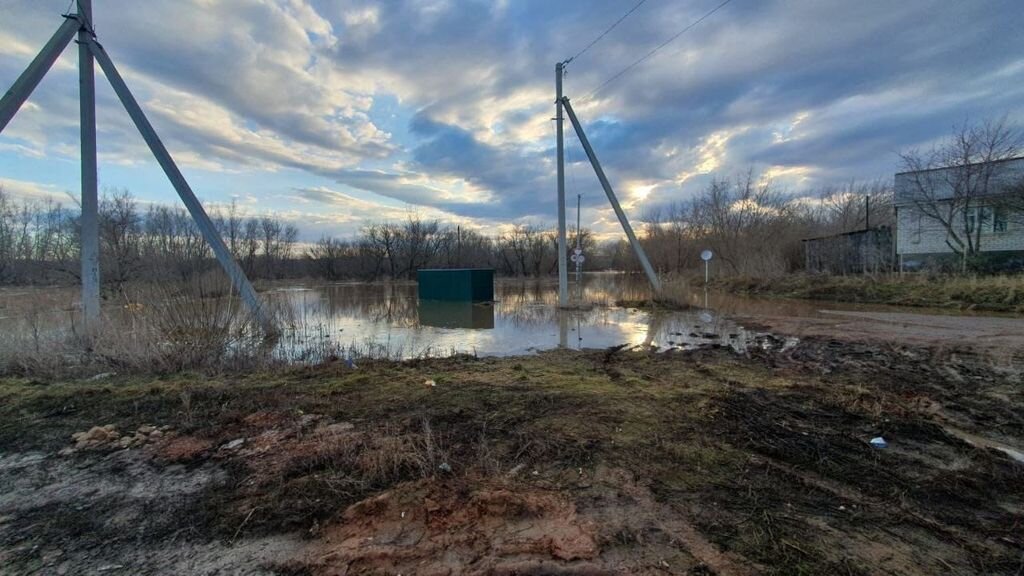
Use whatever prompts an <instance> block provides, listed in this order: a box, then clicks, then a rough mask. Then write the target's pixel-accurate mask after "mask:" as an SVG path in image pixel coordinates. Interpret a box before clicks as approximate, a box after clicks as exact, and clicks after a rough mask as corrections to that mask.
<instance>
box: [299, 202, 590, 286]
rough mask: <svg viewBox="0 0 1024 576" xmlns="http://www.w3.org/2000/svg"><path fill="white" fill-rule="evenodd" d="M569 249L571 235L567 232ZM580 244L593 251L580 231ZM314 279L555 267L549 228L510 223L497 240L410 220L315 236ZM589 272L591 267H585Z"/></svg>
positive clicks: (516, 272)
mask: <svg viewBox="0 0 1024 576" xmlns="http://www.w3.org/2000/svg"><path fill="white" fill-rule="evenodd" d="M568 236H569V241H570V244H572V246H575V242H576V231H575V229H573V230H570V231H569V234H568ZM580 243H581V246H582V247H583V248H584V250H585V251H587V252H588V253H593V252H595V250H594V248H595V243H594V240H593V235H592V234H591V233H590V232H589V231H587V230H584V231H583V233H582V235H581V238H580ZM305 255H306V258H307V260H308V261H309V262H310V264H311V265H312V267H311V272H312V273H313V275H314V276H319V277H323V278H327V279H330V280H337V279H342V278H358V279H364V280H380V279H412V278H415V276H416V270H418V269H420V268H494V269H495V270H496V271H497V273H498V274H500V275H503V276H534V277H539V276H546V275H549V274H554V273H555V272H556V271H557V266H558V236H557V234H556V232H555V231H554V230H550V229H544V228H542V227H540V226H536V225H531V224H516V225H514V226H512V228H511V229H510V230H509V231H508V232H506V233H504V234H498V235H497V236H493V237H492V236H486V235H484V234H481V233H479V232H477V231H475V230H468V229H464V228H462V227H461V226H449V225H445V224H442V223H441V222H439V221H437V220H422V219H420V218H419V217H417V216H410V217H409V218H408V219H406V221H404V222H389V223H380V224H371V225H368V226H366V227H364V228H362V229H361V230H360V232H359V234H358V235H357V237H356V238H354V239H351V240H342V239H338V238H332V237H323V238H321V239H320V240H319V241H318V242H317V243H316V244H315V245H314V246H312V247H311V248H309V249H308V250H307V251H306V254H305ZM590 269H593V266H590Z"/></svg>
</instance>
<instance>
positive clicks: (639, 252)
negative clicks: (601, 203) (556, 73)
mask: <svg viewBox="0 0 1024 576" xmlns="http://www.w3.org/2000/svg"><path fill="white" fill-rule="evenodd" d="M562 105H563V107H564V108H565V111H566V113H567V114H569V120H570V121H571V122H572V126H573V128H575V129H576V135H577V136H579V138H580V144H583V149H584V150H585V151H586V152H587V158H589V159H590V164H591V166H593V167H594V172H595V173H596V174H597V179H598V180H600V181H601V187H602V188H604V193H605V194H606V195H607V196H608V202H610V203H611V205H612V209H614V210H615V215H616V216H618V217H619V223H620V224H622V229H623V230H624V231H625V232H626V237H627V238H629V244H630V245H631V246H632V247H633V252H634V253H636V257H637V259H638V260H640V265H641V266H642V267H643V269H644V273H645V274H647V279H648V280H649V281H650V282H651V286H652V287H653V288H654V291H655V292H661V281H660V280H658V275H657V274H656V273H655V272H654V268H653V267H652V266H651V262H650V260H648V259H647V254H646V253H645V252H644V248H643V246H641V245H640V241H639V240H637V237H636V234H634V233H633V227H632V226H630V225H629V219H628V218H626V213H625V212H623V211H622V206H620V205H619V199H618V198H616V197H615V191H614V190H612V185H611V184H609V183H608V177H607V176H605V175H604V169H602V168H601V163H600V162H599V161H598V160H597V155H596V154H594V149H593V148H591V147H590V141H589V140H587V135H586V134H585V133H584V132H583V125H582V124H580V120H579V118H577V117H576V113H575V112H574V111H573V109H572V105H571V104H569V99H568V98H562Z"/></svg>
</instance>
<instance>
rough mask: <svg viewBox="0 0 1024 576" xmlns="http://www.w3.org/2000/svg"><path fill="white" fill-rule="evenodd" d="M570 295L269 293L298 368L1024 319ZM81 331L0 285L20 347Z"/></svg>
mask: <svg viewBox="0 0 1024 576" xmlns="http://www.w3.org/2000/svg"><path fill="white" fill-rule="evenodd" d="M581 288H582V289H581ZM570 290H571V293H572V302H573V304H574V305H577V304H579V305H578V306H576V308H575V309H569V310H560V309H559V308H558V306H557V302H558V293H557V283H556V282H555V281H554V280H553V279H543V280H524V279H501V280H498V281H497V283H496V286H495V301H494V302H493V303H457V302H431V301H420V300H419V299H418V298H417V288H416V284H415V283H414V282H397V283H365V282H350V283H336V284H303V283H301V282H291V283H277V284H274V285H271V286H267V287H265V289H264V290H262V295H263V297H264V298H265V299H266V300H267V301H268V302H269V303H271V304H272V305H273V307H274V308H275V309H276V310H278V311H280V317H281V319H282V328H283V330H282V337H281V338H280V339H279V340H278V341H277V342H276V344H274V350H273V354H274V356H276V357H277V358H280V359H282V360H286V361H297V362H315V361H320V360H324V359H326V358H330V357H335V356H337V357H349V356H373V357H386V358H392V359H403V358H405V359H407V358H419V357H427V356H449V355H452V354H453V353H466V354H471V355H477V356H514V355H521V354H532V353H536V352H539V351H543V350H550V349H554V348H569V349H585V348H607V347H614V346H622V347H642V348H649V349H654V350H659V351H664V350H669V349H693V348H697V347H701V346H706V345H709V344H719V345H724V346H728V347H730V348H732V349H733V350H735V351H737V352H747V351H749V350H751V349H752V348H756V349H761V350H763V349H782V348H786V347H789V346H792V345H793V344H794V343H795V342H796V341H797V340H798V339H799V338H802V337H808V336H816V337H829V338H840V339H856V340H867V341H875V342H890V343H896V344H918V345H962V344H969V345H971V346H974V347H976V348H979V349H985V350H988V351H993V352H998V353H1000V354H1011V355H1012V354H1013V353H1014V351H1016V350H1024V318H1021V317H1020V316H1013V315H1006V314H1003V315H999V314H991V313H974V312H970V311H954V310H944V309H925V308H901V307H894V306H884V305H864V304H853V303H837V302H825V301H811V300H786V299H778V298H751V297H743V296H737V295H734V294H730V293H727V292H723V291H711V292H705V291H704V290H703V289H702V287H687V286H686V285H684V284H681V283H675V284H671V285H670V286H669V287H668V288H667V290H666V293H667V294H668V296H669V297H670V298H671V299H673V300H674V301H675V302H678V303H680V304H681V306H678V308H681V309H678V310H677V309H666V308H665V307H658V308H653V309H652V308H647V307H644V306H640V307H635V306H637V305H639V304H643V303H644V301H645V300H647V299H649V298H650V296H651V293H650V288H649V286H648V285H647V283H646V280H645V279H644V278H643V277H642V276H639V275H626V274H613V273H612V274H608V273H604V274H602V273H597V274H588V275H584V279H583V282H582V287H578V286H576V285H575V283H572V284H571V285H570ZM233 305H237V302H233ZM133 307H137V308H139V309H142V310H143V312H144V313H145V312H149V311H150V310H152V309H153V308H154V306H153V303H152V302H151V301H139V302H134V301H133V302H132V303H130V304H124V303H121V302H117V301H115V300H114V299H111V300H108V301H107V302H106V303H105V311H106V313H107V316H108V318H110V319H112V321H114V322H117V323H118V326H121V325H124V327H125V330H126V331H128V332H130V331H131V330H134V329H135V328H134V327H135V326H136V325H137V324H140V321H139V320H138V319H137V318H134V317H133V315H134V314H136V312H134V310H135V308H133ZM214 308H217V307H214ZM215 312H218V313H219V311H216V310H215ZM194 322H198V323H199V324H200V325H202V322H203V321H202V319H198V318H197V319H195V320H194ZM79 327H80V320H79V319H78V313H77V291H76V290H75V289H74V288H73V287H61V288H8V289H4V290H0V329H2V330H3V331H4V332H5V333H6V334H8V335H17V336H18V337H19V338H20V339H21V340H22V341H23V343H22V345H25V344H24V341H25V340H28V345H32V342H34V341H39V342H45V341H46V340H56V339H60V338H64V337H66V336H69V335H72V334H74V333H75V330H76V329H77V328H79ZM118 330H120V328H118ZM40 346H43V347H45V346H44V345H40Z"/></svg>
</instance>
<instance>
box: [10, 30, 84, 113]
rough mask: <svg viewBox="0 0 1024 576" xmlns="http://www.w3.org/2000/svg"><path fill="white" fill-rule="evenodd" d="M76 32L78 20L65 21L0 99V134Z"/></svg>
mask: <svg viewBox="0 0 1024 576" xmlns="http://www.w3.org/2000/svg"><path fill="white" fill-rule="evenodd" d="M77 31H78V20H76V19H75V18H68V19H67V20H65V21H64V23H63V24H61V26H60V28H58V29H57V32H55V33H54V35H53V36H52V37H51V38H50V40H49V41H48V42H47V43H46V45H45V46H43V49H42V50H40V51H39V54H38V55H37V56H36V57H35V60H32V62H31V63H30V64H29V65H28V68H26V69H25V71H24V72H22V73H21V76H18V79H17V80H15V81H14V84H13V85H12V86H11V89H10V90H8V91H7V93H5V94H4V97H3V98H2V99H0V132H3V130H4V128H6V127H7V123H8V122H10V121H11V118H14V114H15V113H16V112H17V111H18V109H19V108H21V105H22V104H24V103H25V100H28V97H29V95H30V94H32V91H33V90H35V88H36V86H38V85H39V81H40V80H42V79H43V76H45V75H46V73H47V72H48V71H49V70H50V67H51V66H53V63H54V62H56V61H57V58H58V57H59V56H60V53H61V52H63V51H64V48H65V47H66V46H67V45H68V42H71V39H72V38H73V37H74V36H75V32H77Z"/></svg>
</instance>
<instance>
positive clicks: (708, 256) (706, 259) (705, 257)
mask: <svg viewBox="0 0 1024 576" xmlns="http://www.w3.org/2000/svg"><path fill="white" fill-rule="evenodd" d="M713 256H714V254H712V253H711V250H705V251H703V252H701V253H700V259H701V260H703V261H704V285H705V286H707V285H708V279H709V278H710V276H709V272H708V265H709V264H710V263H711V258H712V257H713Z"/></svg>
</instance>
